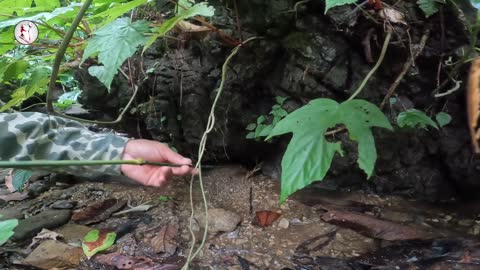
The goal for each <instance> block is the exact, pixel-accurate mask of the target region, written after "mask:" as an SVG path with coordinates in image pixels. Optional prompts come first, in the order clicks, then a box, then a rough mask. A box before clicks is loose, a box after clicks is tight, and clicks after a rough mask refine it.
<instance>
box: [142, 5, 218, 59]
mask: <svg viewBox="0 0 480 270" xmlns="http://www.w3.org/2000/svg"><path fill="white" fill-rule="evenodd" d="M182 2H183V3H184V4H185V3H186V2H187V1H182ZM185 5H187V6H188V4H185ZM185 5H184V6H185ZM213 14H215V8H213V7H211V6H208V3H207V2H201V3H198V4H195V5H193V6H191V7H189V8H188V9H186V10H185V9H183V8H180V7H179V8H178V10H177V15H176V16H175V17H172V18H170V19H168V20H166V21H165V22H163V23H162V24H161V25H160V26H159V27H156V28H154V29H153V32H154V35H152V36H151V37H150V38H149V39H148V41H147V42H146V44H145V46H144V48H143V52H145V51H146V50H147V49H148V48H149V47H150V46H151V45H152V44H153V42H155V40H157V38H159V37H161V36H164V35H165V34H167V32H168V31H170V30H172V29H173V27H175V25H177V23H179V22H180V21H183V20H186V19H188V18H191V17H194V16H204V17H211V16H213Z"/></svg>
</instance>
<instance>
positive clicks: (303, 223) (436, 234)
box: [0, 166, 480, 269]
mask: <svg viewBox="0 0 480 270" xmlns="http://www.w3.org/2000/svg"><path fill="white" fill-rule="evenodd" d="M112 180H114V179H109V180H108V181H107V182H103V183H101V182H75V183H71V182H70V183H68V184H67V183H61V182H57V183H56V184H55V185H53V186H52V187H51V188H50V190H48V191H46V192H43V193H41V194H39V195H38V197H36V198H33V199H27V200H25V201H22V202H10V203H8V204H6V205H4V206H3V209H2V210H1V211H5V210H6V209H12V208H15V209H17V210H19V211H21V213H22V215H23V216H26V217H28V216H31V215H36V214H39V213H42V212H44V211H45V210H47V209H49V208H50V207H51V205H52V204H55V203H57V205H58V201H61V200H67V201H69V202H72V203H73V204H74V205H75V208H76V209H82V208H84V207H86V206H88V205H91V204H93V203H95V202H98V201H102V200H105V199H108V198H118V199H123V200H127V201H128V206H126V209H128V208H129V207H134V206H137V205H141V204H150V205H153V206H154V207H153V208H151V209H150V210H148V211H146V212H133V213H129V214H125V215H121V216H112V217H110V218H108V219H106V220H105V221H102V222H100V223H97V224H91V225H89V227H91V228H115V227H119V226H121V225H122V224H128V223H129V222H130V223H131V222H133V221H135V222H136V224H137V226H136V227H135V228H134V229H133V230H131V231H129V232H127V233H126V234H124V235H123V236H121V237H120V238H119V239H118V240H117V243H116V244H115V245H114V246H113V247H112V248H110V249H109V250H108V251H107V253H109V252H114V251H116V252H119V253H121V254H124V255H129V256H145V254H146V253H148V252H146V249H145V245H143V244H142V243H144V242H145V240H146V238H148V237H149V236H148V235H149V234H148V232H149V231H151V230H156V228H160V227H161V226H164V225H169V224H170V225H178V226H179V229H178V234H177V236H176V239H177V245H178V246H177V249H176V252H175V254H174V255H173V256H174V257H176V258H179V260H180V261H182V259H183V257H184V256H185V255H186V254H187V253H188V249H189V247H190V244H191V234H190V232H189V229H188V227H189V217H190V213H191V212H190V201H189V197H190V194H189V179H186V178H177V179H174V180H172V181H170V183H169V185H168V186H166V187H163V188H159V189H158V188H148V187H142V186H138V185H126V184H124V183H111V182H110V181H112ZM204 186H205V192H206V195H207V198H208V205H209V208H210V209H214V208H222V209H224V210H226V211H229V212H233V213H236V214H238V215H239V216H240V217H241V222H240V224H239V226H238V227H236V229H234V230H233V231H231V232H222V231H218V228H215V225H213V226H212V225H211V226H210V228H209V235H208V239H207V242H206V244H205V246H204V248H203V250H202V252H201V253H200V254H199V256H198V257H197V259H196V260H195V261H194V263H193V269H480V268H478V264H477V262H478V258H480V257H478V258H477V257H475V254H476V253H475V252H477V253H478V243H480V242H477V238H478V237H477V236H478V235H479V234H480V215H479V214H480V213H478V210H477V211H476V212H475V209H478V207H477V205H476V204H475V203H471V204H461V205H460V204H458V203H455V202H452V203H449V204H445V205H443V206H439V205H433V204H428V203H423V202H420V201H415V200H408V199H404V198H401V197H395V196H382V197H380V196H378V195H373V194H367V193H359V192H355V193H353V192H351V193H342V192H332V191H326V190H321V189H316V188H315V187H311V188H309V189H307V190H305V191H302V192H300V193H297V194H295V196H293V197H292V198H291V199H288V200H287V201H286V202H285V203H284V204H282V205H279V203H278V198H279V195H278V194H279V188H280V187H279V183H278V182H277V181H276V180H273V179H271V178H269V177H266V176H263V175H260V174H255V173H252V172H251V171H248V170H246V169H245V168H242V167H240V166H225V167H218V168H216V169H213V170H209V171H205V172H204ZM3 192H5V190H3ZM160 196H170V197H171V198H172V199H171V200H168V201H163V200H160V199H159V198H160ZM193 200H194V202H195V205H196V212H197V214H196V216H197V217H198V215H201V212H202V211H203V209H202V208H201V200H202V199H201V192H200V189H199V187H198V180H197V181H196V182H195V185H194V189H193ZM262 210H268V211H272V212H277V213H280V214H281V216H280V217H279V218H278V219H277V220H275V221H274V222H273V223H272V224H271V225H270V224H269V225H268V226H265V227H261V226H259V225H256V223H255V222H253V221H254V220H255V216H256V212H257V211H262ZM328 210H330V211H333V210H341V211H349V212H352V213H358V214H362V215H366V216H369V217H372V218H375V219H381V220H386V221H392V224H398V225H408V226H409V227H410V228H413V229H415V230H418V231H419V232H422V234H421V235H422V237H420V238H422V239H417V240H415V239H414V240H412V239H402V234H401V232H399V233H398V234H397V236H398V237H397V238H398V239H397V241H385V240H382V236H381V235H377V236H372V235H368V233H367V234H366V233H365V231H361V230H358V229H356V228H353V229H349V228H347V227H345V226H341V225H340V226H338V225H334V224H332V222H330V223H328V222H325V221H324V220H325V218H324V216H322V215H324V214H325V213H326V212H327V211H328ZM1 211H0V212H1ZM322 217H323V219H322ZM224 218H225V217H222V216H218V215H217V216H213V217H212V216H211V217H210V219H211V220H210V224H214V223H217V221H219V220H221V219H224ZM217 219H218V220H217ZM225 222H228V221H225ZM70 223H73V221H70ZM257 223H258V221H257ZM374 226H375V225H374ZM202 227H203V225H202V224H199V223H198V222H194V223H193V231H194V234H195V237H196V239H197V242H198V239H201V235H202V229H201V228H202ZM53 230H55V229H53ZM392 230H393V232H394V234H395V231H394V230H395V228H393V229H392ZM402 240H405V241H402ZM30 241H31V238H29V239H26V240H25V241H23V242H14V243H9V244H8V245H7V247H9V248H11V249H18V250H22V249H24V248H25V247H26V246H28V245H29V244H30ZM452 243H454V244H452ZM395 245H398V247H402V248H403V249H400V248H395V247H396V246H395ZM388 246H392V247H393V248H391V249H393V250H395V251H396V252H397V253H395V252H392V251H389V252H388V253H387V254H385V253H381V252H382V251H383V250H385V251H388ZM439 247H441V248H440V250H443V251H439V252H440V253H441V255H442V256H439V255H438V254H431V253H432V250H434V251H435V250H439ZM452 247H455V248H454V250H455V252H457V253H455V254H456V255H455V254H453V255H452V249H453V248H452ZM442 248H443V249H442ZM402 250H403V251H402ZM379 252H380V253H379ZM442 252H443V253H442ZM6 254H7V255H5V256H7V257H6V258H7V259H9V260H8V261H9V262H17V263H18V262H19V261H21V257H22V253H15V252H13V253H12V252H7V253H6ZM447 255H448V256H447ZM8 256H10V257H8ZM23 256H25V255H23ZM395 256H396V257H395ZM163 257H165V255H164V256H163ZM380 258H387V259H384V260H381V259H380ZM442 258H445V259H444V260H442ZM447 258H448V260H447ZM433 259H435V260H434V261H433V262H431V263H430V264H429V265H428V267H427V266H425V267H424V268H422V267H420V268H418V267H417V266H415V265H414V263H415V262H417V261H422V262H423V261H424V260H427V261H428V260H430V261H431V260H433ZM392 263H393V264H395V265H396V266H398V267H400V266H402V265H409V267H413V266H415V267H417V268H402V267H403V266H402V267H400V268H390V267H394V266H392V265H391V264H392ZM438 263H443V264H445V263H447V264H446V265H447V266H442V267H443V268H442V267H440V266H438ZM88 265H89V264H88V263H87V262H82V263H81V264H80V266H78V267H79V268H78V269H90V268H89V266H88ZM179 265H180V264H179ZM322 265H323V266H322ZM459 265H460V266H462V267H470V268H455V267H459ZM16 267H19V266H18V265H17V266H15V265H9V266H8V268H5V269H15V268H16ZM322 267H323V268H322ZM327 267H331V268H327ZM342 267H343V268H342ZM348 267H350V268H348ZM375 267H380V268H375ZM381 267H383V268H381ZM431 267H436V268H431ZM471 267H477V268H471ZM98 269H113V268H98Z"/></svg>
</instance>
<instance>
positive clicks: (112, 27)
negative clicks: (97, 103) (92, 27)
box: [82, 18, 149, 90]
mask: <svg viewBox="0 0 480 270" xmlns="http://www.w3.org/2000/svg"><path fill="white" fill-rule="evenodd" d="M148 30H149V28H148V22H146V21H136V22H133V23H132V22H130V19H129V18H120V19H117V20H115V21H113V22H111V23H110V24H108V25H106V26H104V27H102V28H100V29H99V30H98V31H95V32H94V36H93V38H92V39H90V40H89V42H88V45H87V47H86V48H85V52H84V54H83V58H82V63H83V62H84V61H85V60H86V59H87V58H88V57H90V56H93V55H96V54H98V60H99V62H100V63H102V64H103V66H93V67H90V68H89V69H88V71H89V73H90V74H91V75H93V76H95V77H97V78H98V79H99V80H100V81H101V82H102V83H103V84H104V85H105V86H106V87H107V88H108V89H109V90H110V86H111V84H112V81H113V78H114V76H115V74H117V72H118V68H120V66H121V65H122V64H123V62H125V60H127V58H129V57H131V56H132V55H133V54H134V53H135V52H136V51H137V48H138V47H139V46H141V45H144V44H145V42H147V38H146V37H145V36H144V34H143V33H145V32H147V31H148ZM112 44H115V46H112Z"/></svg>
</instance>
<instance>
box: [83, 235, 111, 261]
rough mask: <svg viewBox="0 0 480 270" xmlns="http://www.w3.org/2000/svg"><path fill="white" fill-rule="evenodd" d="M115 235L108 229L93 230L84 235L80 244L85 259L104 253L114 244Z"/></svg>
mask: <svg viewBox="0 0 480 270" xmlns="http://www.w3.org/2000/svg"><path fill="white" fill-rule="evenodd" d="M116 238H117V234H116V233H115V232H114V231H112V230H110V229H95V230H91V231H90V232H88V233H87V235H85V237H84V238H83V242H82V249H83V252H84V253H85V255H87V258H88V259H90V258H91V257H92V256H93V255H95V254H97V253H98V252H100V251H104V250H106V249H108V248H109V247H111V246H112V245H113V244H114V243H115V239H116Z"/></svg>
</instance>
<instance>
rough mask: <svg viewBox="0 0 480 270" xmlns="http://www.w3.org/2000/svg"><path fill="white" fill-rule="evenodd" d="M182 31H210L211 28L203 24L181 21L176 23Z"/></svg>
mask: <svg viewBox="0 0 480 270" xmlns="http://www.w3.org/2000/svg"><path fill="white" fill-rule="evenodd" d="M176 26H177V27H178V29H180V31H182V32H210V31H212V30H211V29H210V28H208V27H206V26H202V25H196V24H193V23H190V22H187V21H180V22H178V23H177V25H176Z"/></svg>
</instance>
